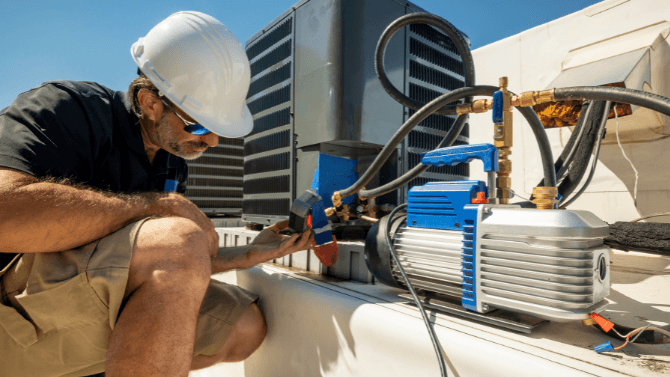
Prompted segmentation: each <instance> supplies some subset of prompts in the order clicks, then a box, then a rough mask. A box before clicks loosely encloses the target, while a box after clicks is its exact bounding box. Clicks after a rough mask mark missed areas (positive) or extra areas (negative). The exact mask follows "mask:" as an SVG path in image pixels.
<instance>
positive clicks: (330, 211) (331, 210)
mask: <svg viewBox="0 0 670 377" xmlns="http://www.w3.org/2000/svg"><path fill="white" fill-rule="evenodd" d="M324 212H326V216H332V215H333V214H334V213H335V212H336V210H335V207H328V208H326V209H325V210H324Z"/></svg>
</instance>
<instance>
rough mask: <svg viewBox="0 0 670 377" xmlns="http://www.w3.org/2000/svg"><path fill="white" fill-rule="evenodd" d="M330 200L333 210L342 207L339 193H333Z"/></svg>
mask: <svg viewBox="0 0 670 377" xmlns="http://www.w3.org/2000/svg"><path fill="white" fill-rule="evenodd" d="M331 200H332V201H333V207H335V208H340V207H342V196H341V195H340V192H339V191H335V193H334V194H333V197H332V198H331Z"/></svg>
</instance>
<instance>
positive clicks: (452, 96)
mask: <svg viewBox="0 0 670 377" xmlns="http://www.w3.org/2000/svg"><path fill="white" fill-rule="evenodd" d="M497 90H499V88H498V87H496V86H488V85H487V86H475V87H465V88H458V89H454V90H452V91H451V92H449V93H445V94H443V95H441V96H439V97H437V98H435V99H434V100H432V101H430V102H428V104H426V105H425V106H424V107H422V108H421V109H419V110H418V111H417V112H416V113H414V115H412V116H411V117H410V118H409V119H408V120H407V121H406V122H405V124H403V125H402V126H401V127H400V128H399V129H398V131H396V133H395V134H394V135H393V136H392V137H391V140H389V142H388V143H386V145H385V146H384V148H382V150H381V151H380V152H379V154H378V155H377V157H376V158H375V160H374V161H373V162H372V164H371V165H370V167H369V168H368V169H367V170H366V171H365V173H363V174H362V175H361V177H360V178H359V179H358V180H357V181H356V182H355V183H354V184H353V185H351V186H349V187H347V188H346V189H344V190H341V191H340V197H341V198H342V199H344V198H346V197H347V196H350V195H353V194H355V193H357V192H358V191H360V190H361V189H362V188H363V187H364V186H365V185H366V184H367V183H368V182H370V180H372V178H374V174H375V173H376V172H377V171H378V170H379V169H381V167H382V165H383V164H384V162H386V160H387V159H388V158H389V157H390V156H391V154H393V152H394V151H395V148H396V146H397V145H398V144H400V142H401V141H402V140H403V139H404V138H405V136H407V135H408V134H409V133H410V131H412V129H413V128H414V127H416V126H417V125H418V124H419V123H421V122H422V121H423V120H424V119H426V118H428V117H429V116H430V115H432V114H433V113H434V112H435V110H437V109H439V108H440V107H442V106H444V104H446V103H451V102H453V101H457V100H459V99H461V98H464V97H469V96H481V95H489V96H490V95H493V93H495V92H496V91H497ZM364 197H365V196H364Z"/></svg>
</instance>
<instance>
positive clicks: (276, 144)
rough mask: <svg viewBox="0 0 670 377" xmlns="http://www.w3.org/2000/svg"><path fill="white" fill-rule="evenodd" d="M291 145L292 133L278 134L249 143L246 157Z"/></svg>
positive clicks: (245, 149)
mask: <svg viewBox="0 0 670 377" xmlns="http://www.w3.org/2000/svg"><path fill="white" fill-rule="evenodd" d="M290 145H291V131H289V130H286V131H281V132H276V133H273V134H270V135H267V136H263V137H261V138H258V139H255V140H251V141H248V142H247V143H246V144H245V145H244V155H245V156H251V155H252V154H256V153H263V152H267V151H271V150H273V149H279V148H285V147H288V146H290Z"/></svg>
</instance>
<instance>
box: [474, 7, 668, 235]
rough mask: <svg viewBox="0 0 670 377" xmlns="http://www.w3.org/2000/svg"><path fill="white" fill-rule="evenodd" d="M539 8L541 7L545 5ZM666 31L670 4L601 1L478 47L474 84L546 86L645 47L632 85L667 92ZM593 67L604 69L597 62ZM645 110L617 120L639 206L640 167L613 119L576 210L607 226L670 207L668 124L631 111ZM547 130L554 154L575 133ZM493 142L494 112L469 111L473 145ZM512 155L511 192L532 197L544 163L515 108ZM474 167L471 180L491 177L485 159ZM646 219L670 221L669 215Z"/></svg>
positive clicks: (515, 88) (527, 88) (521, 87)
mask: <svg viewBox="0 0 670 377" xmlns="http://www.w3.org/2000/svg"><path fill="white" fill-rule="evenodd" d="M537 11H538V12H541V11H542V7H541V4H540V3H538V4H537ZM669 33H670V1H659V0H607V1H603V2H600V3H598V4H595V5H593V6H591V7H588V8H586V9H583V10H581V11H579V12H576V13H573V14H570V15H568V16H565V17H562V18H560V19H557V20H554V21H552V22H549V23H547V24H544V25H540V26H537V27H535V28H532V29H529V30H526V31H524V32H522V33H520V34H517V35H514V36H511V37H509V38H505V39H503V40H500V41H498V42H495V43H492V44H490V45H487V46H484V47H480V48H478V49H476V50H474V51H473V52H472V55H473V58H474V61H475V72H476V83H477V84H478V85H498V79H499V77H501V76H507V77H508V78H509V89H510V90H511V91H513V92H515V93H520V92H523V91H530V90H543V89H547V88H548V87H549V85H550V84H551V83H552V82H553V81H554V80H555V79H556V78H557V77H558V76H559V75H561V73H562V72H563V71H565V70H567V69H570V68H575V67H580V66H581V67H585V66H586V64H589V63H594V62H595V63H597V62H599V61H601V60H602V61H604V60H605V59H607V58H611V57H613V56H620V55H623V54H626V53H629V52H630V51H636V50H641V49H645V48H646V49H649V51H650V54H649V56H646V57H645V59H650V60H649V61H645V62H643V63H644V64H646V66H645V67H646V68H645V67H643V68H645V69H647V68H648V70H650V72H638V71H636V72H633V73H631V74H639V75H641V76H640V77H641V78H640V79H639V80H637V81H640V82H636V81H635V80H632V79H628V81H629V82H635V85H637V86H639V88H636V89H642V90H645V91H651V92H660V94H662V95H664V96H668V97H670V91H669V90H668V88H670V71H669V70H668V67H670V56H668V54H667V52H666V50H667V49H668V47H667V44H668V34H669ZM591 67H593V69H602V68H601V67H599V66H598V64H593V65H591ZM622 67H623V68H622ZM610 69H611V70H612V71H611V72H608V73H607V74H608V75H609V76H616V75H617V74H619V73H621V72H619V71H616V69H627V67H625V66H619V67H612V66H611V64H610ZM615 71H616V72H615ZM622 72H623V71H622ZM663 72H665V73H664V74H661V73H663ZM647 73H648V74H647ZM623 74H624V75H625V74H628V73H625V72H624V73H623ZM582 79H583V80H584V83H582V84H581V85H591V84H592V83H591V82H589V81H590V79H589V74H588V73H587V74H586V75H585V76H584V77H582ZM563 82H564V83H566V82H567V83H570V85H569V86H578V85H580V81H579V80H576V79H574V78H573V79H572V80H567V81H563ZM631 85H632V84H631ZM640 110H642V111H641V112H640V114H641V115H639V116H637V117H635V118H633V116H630V119H634V122H632V123H635V124H628V123H631V122H630V121H629V120H627V119H626V118H621V119H620V122H621V123H622V124H621V128H620V132H621V133H622V135H620V136H621V137H620V138H621V139H622V143H623V144H622V146H623V149H624V151H625V153H626V155H627V156H628V157H629V158H630V159H631V160H632V162H633V164H634V166H635V168H636V169H637V171H638V173H639V181H638V188H637V206H636V205H635V201H634V200H633V196H634V191H635V172H634V170H633V169H632V168H631V166H630V164H629V163H628V162H627V161H626V159H625V158H624V156H623V155H622V153H621V150H620V148H619V146H618V144H617V141H616V135H615V130H616V124H615V123H616V122H615V120H613V119H612V120H609V121H608V124H607V129H608V132H607V136H606V138H605V140H604V142H603V147H602V150H601V151H600V159H599V160H600V161H599V162H598V167H597V170H596V173H595V176H594V179H593V182H592V183H591V185H590V186H589V187H588V189H587V190H586V192H585V193H584V194H583V195H582V196H581V197H580V198H579V199H578V200H577V201H576V202H575V203H573V205H571V206H570V208H571V209H583V210H588V211H591V212H593V213H594V214H596V215H597V216H599V217H600V218H602V219H603V220H605V221H607V222H609V223H613V222H616V221H629V220H632V219H635V218H638V217H642V216H646V215H649V214H653V213H659V212H669V211H670V164H669V163H668V161H670V138H668V137H667V136H668V135H670V128H669V127H668V126H670V125H668V124H667V119H666V118H662V119H660V120H659V119H657V118H655V119H650V118H649V116H648V115H645V114H644V109H636V110H634V113H633V115H636V112H637V111H640ZM626 122H627V123H626ZM624 123H626V124H624ZM624 126H625V127H624ZM631 127H633V128H631ZM635 127H637V128H635ZM547 133H548V136H549V140H550V142H551V145H552V151H553V154H554V158H557V157H558V156H559V155H560V153H561V151H562V150H563V147H564V146H565V143H566V142H567V140H568V139H569V137H570V135H571V130H570V127H561V128H553V129H548V130H547ZM654 134H655V135H654ZM650 135H651V136H650ZM636 136H638V137H637V138H636ZM492 140H493V124H492V121H491V114H490V113H485V114H474V115H471V121H470V143H471V144H476V143H492ZM652 140H653V141H652ZM511 159H512V163H513V166H512V175H511V177H512V189H513V190H514V191H515V192H516V193H517V194H518V195H520V196H522V197H525V198H528V197H530V195H531V192H532V189H533V187H534V186H536V185H537V184H538V183H539V182H540V180H541V179H542V177H543V174H542V164H541V161H540V157H539V149H538V147H537V143H536V142H535V138H534V136H533V133H532V131H531V129H530V127H529V126H528V124H527V122H526V121H525V120H524V119H523V117H522V116H521V115H520V114H519V113H518V112H515V113H514V147H513V148H512V156H511ZM470 172H471V178H473V179H479V180H483V181H486V176H485V174H484V173H482V172H481V163H480V162H473V163H471V169H470ZM586 175H588V171H587V174H586ZM586 175H585V177H584V178H586ZM649 221H658V222H670V217H657V218H654V219H650V220H649Z"/></svg>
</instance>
